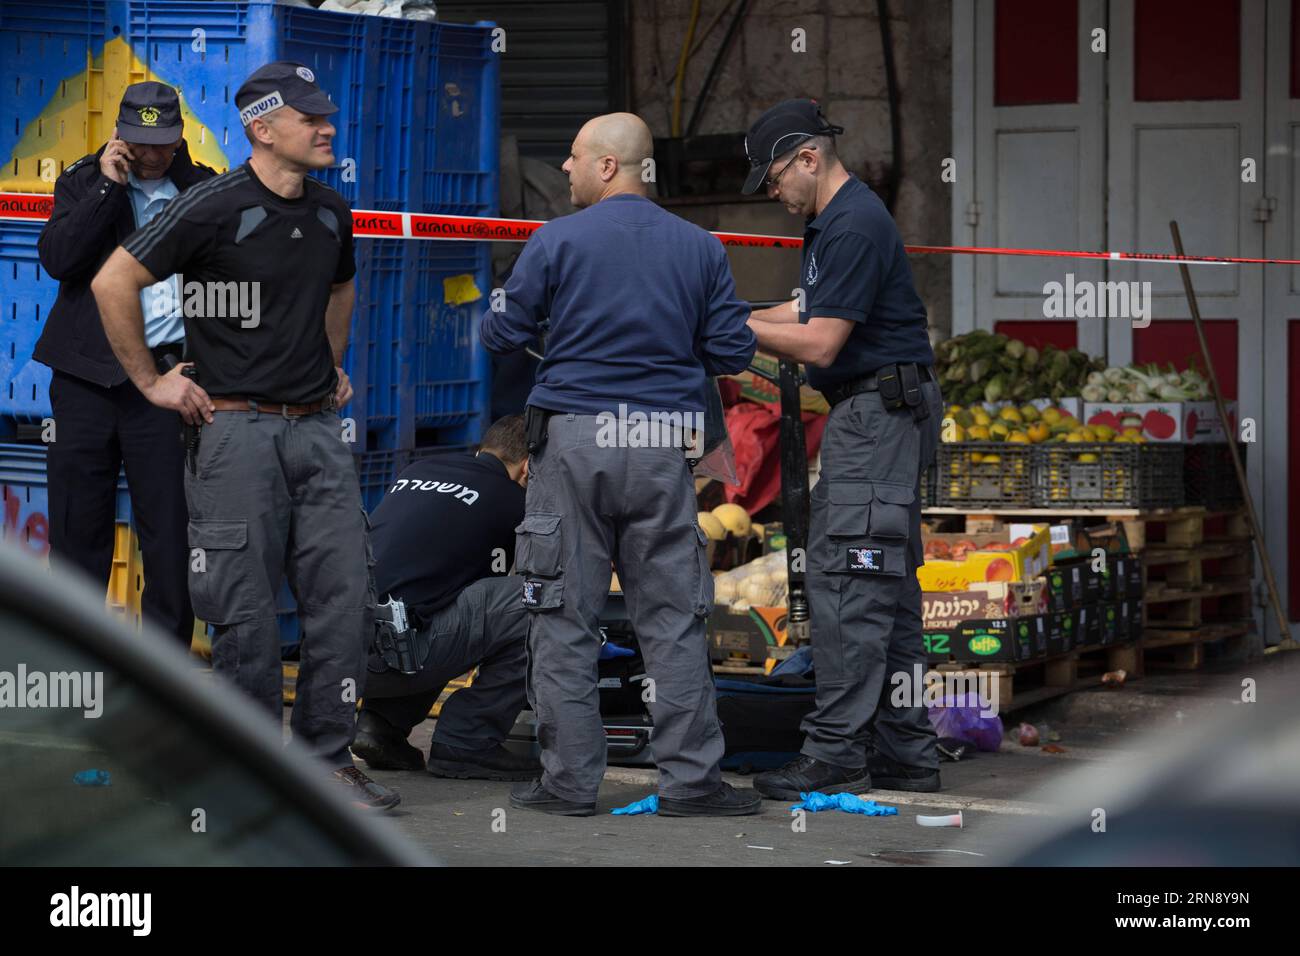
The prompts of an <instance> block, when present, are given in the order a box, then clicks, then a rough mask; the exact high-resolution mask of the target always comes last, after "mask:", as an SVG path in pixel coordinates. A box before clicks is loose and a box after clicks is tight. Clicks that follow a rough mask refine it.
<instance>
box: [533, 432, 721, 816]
mask: <svg viewBox="0 0 1300 956" xmlns="http://www.w3.org/2000/svg"><path fill="white" fill-rule="evenodd" d="M599 432H600V422H599V420H598V419H597V418H596V417H595V416H590V415H570V414H563V413H559V414H555V415H552V416H551V419H550V422H549V429H548V432H547V435H548V437H547V441H546V443H545V444H544V445H543V446H542V448H541V449H540V451H539V452H538V453H537V454H534V455H533V456H532V457H531V458H530V459H529V465H528V475H529V477H528V503H527V515H526V516H525V518H524V521H523V523H522V524H521V525H520V526H519V528H518V531H519V535H518V538H517V545H516V551H515V564H516V567H517V568H518V571H519V574H521V575H522V576H523V578H524V593H523V603H524V606H525V607H527V608H528V609H529V610H530V611H531V612H532V622H531V626H530V627H529V631H528V656H529V676H528V699H529V701H530V702H531V704H532V708H533V711H534V713H535V714H536V715H537V737H538V742H539V743H540V744H541V748H542V758H541V759H542V770H543V773H542V785H543V786H544V787H546V789H547V790H549V791H551V792H552V793H554V794H556V795H557V796H560V797H563V798H564V799H566V800H574V801H578V802H583V803H589V802H591V801H593V800H594V799H595V798H596V791H597V789H598V788H599V786H600V781H601V778H602V777H603V776H604V773H605V733H604V727H603V724H602V723H601V717H600V703H599V696H598V692H597V657H598V655H599V653H600V644H601V636H600V630H599V628H598V626H597V620H598V616H599V614H600V612H601V610H602V609H603V608H604V606H605V599H606V597H607V596H608V593H609V581H610V561H611V559H612V560H613V562H614V564H615V566H616V567H617V569H618V575H619V580H620V582H621V583H622V586H623V591H624V593H625V595H626V598H627V605H628V612H629V614H630V616H631V619H632V625H633V627H634V628H635V630H636V635H637V640H638V642H639V643H640V646H641V653H642V656H643V657H644V659H645V664H646V673H647V674H648V675H649V677H650V679H651V680H652V681H653V683H652V684H650V685H649V686H648V687H647V688H646V695H647V696H648V697H649V700H648V701H647V703H648V706H649V709H650V715H651V717H652V718H653V721H654V729H653V730H652V731H651V735H650V747H651V750H652V751H653V753H654V758H655V763H656V764H658V766H659V794H660V796H664V797H673V798H687V797H694V796H700V795H703V794H706V793H712V792H713V791H715V790H716V789H717V788H718V786H719V785H720V783H721V775H720V771H719V767H718V763H719V761H720V760H721V759H722V754H723V743H722V730H721V728H720V726H719V724H718V715H717V708H716V704H715V700H714V691H713V673H712V669H711V667H710V664H709V649H708V640H707V635H706V633H705V618H706V617H707V616H708V613H709V611H710V610H711V609H712V607H713V577H712V575H711V574H710V573H709V568H708V559H707V555H706V551H705V546H706V544H707V539H706V538H705V536H704V533H703V532H702V531H701V530H700V528H699V526H698V524H697V523H696V513H697V509H696V503H695V485H694V482H693V480H692V478H691V472H690V468H689V467H688V466H687V464H686V460H685V456H684V455H683V453H682V451H681V449H680V448H672V447H657V448H655V447H637V448H629V447H625V445H626V443H623V445H622V446H620V447H601V446H600V445H599V444H598V443H597V436H598V434H599Z"/></svg>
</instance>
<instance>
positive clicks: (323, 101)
mask: <svg viewBox="0 0 1300 956" xmlns="http://www.w3.org/2000/svg"><path fill="white" fill-rule="evenodd" d="M235 105H236V106H237V107H239V122H241V123H243V124H244V125H245V126H247V125H248V124H249V123H251V122H253V120H255V119H256V118H257V117H259V116H265V115H266V114H267V113H270V112H271V111H272V110H278V109H279V108H280V107H282V106H292V107H293V108H294V109H296V110H297V111H298V112H300V113H306V114H307V115H308V116H329V115H330V114H331V113H337V112H338V111H339V108H338V107H337V106H335V105H334V102H333V101H332V100H331V99H330V98H329V97H328V96H326V95H325V94H324V93H323V92H322V91H321V88H320V87H319V86H317V85H316V74H315V73H313V72H312V71H311V68H310V67H307V66H304V65H303V64H301V63H294V62H293V61H292V60H277V61H276V62H274V63H268V64H266V66H263V67H259V68H258V69H256V70H254V71H253V73H252V75H251V76H249V78H248V79H246V80H244V85H243V86H241V87H240V88H239V89H238V90H237V91H236V92H235Z"/></svg>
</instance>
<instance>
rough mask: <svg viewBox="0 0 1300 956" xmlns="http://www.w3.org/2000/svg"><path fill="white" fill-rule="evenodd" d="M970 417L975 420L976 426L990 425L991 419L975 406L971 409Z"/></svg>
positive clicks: (986, 413)
mask: <svg viewBox="0 0 1300 956" xmlns="http://www.w3.org/2000/svg"><path fill="white" fill-rule="evenodd" d="M971 415H972V416H973V417H974V418H975V424H976V425H992V424H993V418H992V416H990V415H989V413H988V412H986V411H984V409H982V408H980V407H978V406H976V407H975V408H972V409H971Z"/></svg>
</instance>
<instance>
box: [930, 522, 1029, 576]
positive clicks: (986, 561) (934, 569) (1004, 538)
mask: <svg viewBox="0 0 1300 956" xmlns="http://www.w3.org/2000/svg"><path fill="white" fill-rule="evenodd" d="M925 540H926V542H927V543H928V542H931V541H935V540H941V541H944V542H946V543H948V544H949V545H950V546H951V545H955V544H957V543H958V542H960V541H966V542H971V543H973V544H974V545H975V550H973V551H968V552H966V557H965V559H964V560H961V561H951V560H945V559H936V558H929V559H927V560H926V562H925V564H923V565H921V567H919V568H917V569H916V579H917V580H918V581H919V582H920V583H921V590H922V591H964V590H967V589H969V588H971V587H972V586H973V585H977V584H983V583H984V582H986V581H1030V580H1033V579H1034V578H1035V577H1037V576H1038V575H1040V574H1042V573H1043V572H1044V571H1046V570H1047V566H1048V565H1049V564H1050V563H1051V560H1052V550H1051V532H1050V529H1049V527H1048V526H1047V525H1045V524H1044V525H1035V530H1034V532H1033V534H1032V535H1030V536H1029V537H1027V538H1026V539H1025V540H1024V541H1021V543H1020V544H1017V545H1012V544H1010V540H1011V539H1010V536H1009V535H1008V534H1007V532H1005V531H1004V532H1002V533H1001V534H996V533H994V534H932V535H927V536H926V539H925ZM994 545H996V546H997V547H996V548H995V547H993V546H994Z"/></svg>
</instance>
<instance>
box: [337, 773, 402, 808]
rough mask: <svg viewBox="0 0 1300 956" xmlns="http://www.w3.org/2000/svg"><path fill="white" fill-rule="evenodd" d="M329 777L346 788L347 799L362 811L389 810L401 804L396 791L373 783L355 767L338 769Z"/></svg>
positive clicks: (400, 797)
mask: <svg viewBox="0 0 1300 956" xmlns="http://www.w3.org/2000/svg"><path fill="white" fill-rule="evenodd" d="M331 776H332V777H333V778H334V781H335V782H336V783H338V784H341V785H342V786H345V787H347V788H348V790H349V792H348V794H347V799H348V800H349V801H351V803H352V805H353V806H354V807H359V808H360V809H362V810H391V809H393V807H395V806H397V805H398V804H399V803H401V802H402V796H401V794H399V793H398V792H397V791H396V790H390V789H389V788H388V787H385V786H384V785H383V784H382V783H375V781H373V780H371V779H370V778H369V777H367V776H366V775H365V774H364V773H362V772H361V771H360V770H358V769H357V768H356V767H340V768H339V769H338V770H335V771H334V772H333V773H332V774H331Z"/></svg>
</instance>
